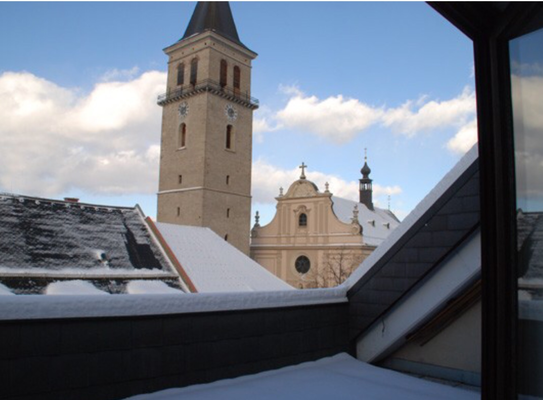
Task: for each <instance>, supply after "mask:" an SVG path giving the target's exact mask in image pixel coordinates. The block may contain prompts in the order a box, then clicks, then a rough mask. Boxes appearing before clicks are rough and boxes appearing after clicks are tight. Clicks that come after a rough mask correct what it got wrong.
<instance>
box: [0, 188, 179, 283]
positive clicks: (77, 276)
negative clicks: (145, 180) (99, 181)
mask: <svg viewBox="0 0 543 400" xmlns="http://www.w3.org/2000/svg"><path fill="white" fill-rule="evenodd" d="M0 237H1V238H2V240H1V241H0V283H2V284H3V285H4V286H6V287H7V288H8V289H9V290H10V291H11V292H13V293H15V294H41V293H46V292H48V291H54V290H53V289H51V288H49V289H51V290H49V289H48V287H49V285H50V284H52V283H55V282H58V281H74V280H76V281H77V280H85V281H86V284H85V285H84V286H81V285H80V289H81V290H82V291H84V289H85V288H87V289H88V288H89V285H90V286H93V287H94V290H96V291H103V292H106V293H126V285H127V283H128V282H129V281H131V280H133V279H137V280H142V279H143V280H160V281H162V282H165V283H167V284H168V285H169V286H171V287H174V288H176V289H180V283H179V275H178V274H177V273H176V271H175V270H174V269H173V268H172V266H171V264H170V263H169V261H168V259H167V258H166V257H165V255H164V254H163V252H162V250H161V249H160V247H159V246H158V245H157V244H156V243H155V242H154V240H153V239H152V237H151V235H150V233H149V231H148V227H147V225H146V223H145V221H144V219H143V215H142V213H141V210H140V209H139V207H138V206H135V207H110V206H102V205H94V204H86V203H79V202H74V201H59V200H50V199H43V198H36V197H28V196H20V195H9V194H0ZM56 286H58V285H56ZM60 286H66V285H60ZM68 286H69V287H71V288H72V289H73V288H74V286H73V285H72V286H70V285H68ZM54 287H55V286H53V288H54ZM76 292H77V290H76Z"/></svg>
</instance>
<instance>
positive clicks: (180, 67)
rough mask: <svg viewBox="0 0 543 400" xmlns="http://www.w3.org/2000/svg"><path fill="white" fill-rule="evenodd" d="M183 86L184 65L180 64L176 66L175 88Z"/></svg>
mask: <svg viewBox="0 0 543 400" xmlns="http://www.w3.org/2000/svg"><path fill="white" fill-rule="evenodd" d="M184 84H185V63H181V64H179V65H178V66H177V86H183V85H184Z"/></svg>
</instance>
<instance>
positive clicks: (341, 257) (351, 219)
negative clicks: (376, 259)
mask: <svg viewBox="0 0 543 400" xmlns="http://www.w3.org/2000/svg"><path fill="white" fill-rule="evenodd" d="M300 168H301V169H302V174H301V176H300V179H298V180H297V181H295V182H293V183H292V184H291V185H290V187H289V188H288V190H287V192H286V193H284V194H283V191H282V190H281V191H280V193H279V196H278V197H276V200H277V207H276V208H277V212H276V214H275V216H274V218H273V220H272V221H271V222H270V223H269V224H268V225H265V226H260V224H259V221H258V213H257V216H256V223H255V225H254V227H253V229H252V231H251V257H252V258H253V259H254V260H255V261H256V262H258V263H259V264H260V265H262V266H263V267H265V268H266V269H267V270H268V271H270V272H272V273H273V274H275V275H276V276H278V277H280V278H281V279H283V280H284V281H286V282H287V283H289V284H290V285H291V286H294V287H296V288H300V289H302V288H315V287H331V286H337V285H339V284H341V283H342V282H343V281H344V280H345V279H346V278H347V277H348V276H349V275H350V274H351V273H352V272H353V271H354V269H356V268H357V267H358V266H359V265H360V263H361V262H362V261H363V260H364V259H365V258H366V257H368V256H369V255H370V254H371V252H372V251H373V250H375V248H376V247H377V246H378V245H379V244H380V243H381V242H382V241H383V240H384V239H385V238H386V237H387V236H388V235H389V234H390V232H392V230H394V229H395V228H396V227H397V226H398V224H399V221H398V219H397V218H396V216H395V215H394V214H393V213H392V212H391V211H390V210H385V209H381V208H377V207H374V205H373V199H372V197H373V187H372V180H371V179H370V178H369V174H370V172H371V170H370V168H369V167H368V164H367V162H365V163H364V167H363V168H362V170H361V173H362V179H360V190H359V191H360V199H359V200H360V201H359V202H356V201H351V200H347V199H343V198H341V197H337V196H334V195H333V194H332V193H331V192H330V190H329V187H328V184H326V188H325V190H324V192H321V191H320V190H319V188H318V187H317V185H315V183H313V182H311V181H310V180H308V179H307V178H306V176H305V168H306V166H305V165H304V164H303V163H302V166H301V167H300Z"/></svg>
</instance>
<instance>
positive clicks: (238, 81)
mask: <svg viewBox="0 0 543 400" xmlns="http://www.w3.org/2000/svg"><path fill="white" fill-rule="evenodd" d="M240 87H241V70H240V69H239V67H238V66H235V67H234V92H237V93H239V89H240Z"/></svg>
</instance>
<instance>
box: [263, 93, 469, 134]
mask: <svg viewBox="0 0 543 400" xmlns="http://www.w3.org/2000/svg"><path fill="white" fill-rule="evenodd" d="M280 91H281V92H282V93H285V94H287V95H288V96H289V98H288V101H287V104H286V105H285V107H284V108H282V109H281V110H279V111H277V112H276V113H275V114H273V113H272V112H270V111H269V110H268V112H267V113H266V115H265V116H264V117H262V118H260V119H257V120H255V131H256V132H257V133H259V134H260V133H262V132H267V131H273V130H278V129H282V128H291V129H297V130H300V131H301V132H307V133H310V134H314V135H316V136H319V137H322V138H325V139H327V140H330V141H332V142H335V143H337V144H344V143H347V142H349V141H351V140H352V139H353V138H354V137H355V136H356V135H358V134H360V133H361V132H363V131H365V130H367V129H368V128H369V127H370V126H372V125H381V126H384V127H387V128H389V129H391V130H392V131H393V132H395V133H398V134H403V135H406V136H408V137H414V136H415V135H417V134H420V133H423V132H431V131H435V130H442V129H446V128H451V127H454V128H460V127H462V126H464V125H466V124H467V123H468V121H471V120H472V119H473V118H474V115H475V111H476V108H475V92H474V91H473V90H472V89H470V88H468V87H466V88H465V89H464V90H463V91H462V93H460V94H459V95H458V96H456V97H454V98H452V99H449V100H445V101H437V100H431V99H429V98H428V96H421V97H420V98H419V99H417V100H416V101H414V100H408V101H406V102H405V103H404V104H402V105H401V106H400V107H396V108H385V107H375V106H371V105H368V104H365V103H362V102H361V101H360V100H357V99H349V98H345V97H343V96H342V95H337V96H330V97H328V98H326V99H319V98H318V97H316V96H308V95H306V94H304V93H303V92H302V91H301V90H300V89H299V88H297V87H296V86H280Z"/></svg>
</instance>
